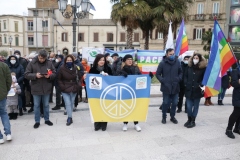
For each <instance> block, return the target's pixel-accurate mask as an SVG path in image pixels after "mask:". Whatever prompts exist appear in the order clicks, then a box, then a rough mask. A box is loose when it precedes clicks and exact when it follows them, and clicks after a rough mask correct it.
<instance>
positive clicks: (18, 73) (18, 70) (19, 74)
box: [7, 55, 24, 87]
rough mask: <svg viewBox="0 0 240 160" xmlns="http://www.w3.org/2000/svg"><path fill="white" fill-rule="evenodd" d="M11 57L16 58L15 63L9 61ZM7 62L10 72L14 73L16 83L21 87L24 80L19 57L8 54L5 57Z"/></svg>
mask: <svg viewBox="0 0 240 160" xmlns="http://www.w3.org/2000/svg"><path fill="white" fill-rule="evenodd" d="M11 57H15V59H16V63H15V64H14V65H13V64H11V63H10V60H11ZM7 64H8V67H9V68H10V70H11V72H14V73H15V74H16V78H17V83H18V84H19V85H20V87H22V85H23V80H24V68H23V66H22V65H21V64H20V63H19V59H18V58H17V57H16V56H14V55H12V56H9V58H8V59H7Z"/></svg>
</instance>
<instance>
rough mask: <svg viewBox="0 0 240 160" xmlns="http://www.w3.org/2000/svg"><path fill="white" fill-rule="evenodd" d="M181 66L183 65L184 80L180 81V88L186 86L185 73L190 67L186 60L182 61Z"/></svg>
mask: <svg viewBox="0 0 240 160" xmlns="http://www.w3.org/2000/svg"><path fill="white" fill-rule="evenodd" d="M181 67H182V72H183V74H182V80H181V81H180V88H182V89H184V88H185V86H184V75H185V72H186V70H187V68H188V64H185V63H184V62H181Z"/></svg>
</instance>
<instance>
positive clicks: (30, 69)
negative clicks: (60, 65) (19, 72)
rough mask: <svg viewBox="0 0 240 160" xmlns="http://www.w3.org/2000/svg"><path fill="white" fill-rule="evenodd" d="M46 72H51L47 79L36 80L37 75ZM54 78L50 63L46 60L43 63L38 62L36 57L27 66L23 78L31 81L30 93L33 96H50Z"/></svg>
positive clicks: (53, 69)
mask: <svg viewBox="0 0 240 160" xmlns="http://www.w3.org/2000/svg"><path fill="white" fill-rule="evenodd" d="M48 70H51V71H52V74H51V75H50V77H49V78H45V77H43V78H37V77H36V74H37V73H47V72H48ZM55 77H56V71H55V67H54V66H53V64H52V62H51V61H49V60H47V59H46V61H45V62H43V63H40V62H39V61H38V57H35V58H33V60H32V61H31V63H29V64H28V66H27V68H26V71H25V78H26V79H28V80H31V93H32V94H33V95H45V94H51V91H52V85H53V81H54V79H55Z"/></svg>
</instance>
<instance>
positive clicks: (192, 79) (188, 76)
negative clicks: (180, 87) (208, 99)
mask: <svg viewBox="0 0 240 160" xmlns="http://www.w3.org/2000/svg"><path fill="white" fill-rule="evenodd" d="M206 67H207V61H206V60H205V58H202V61H200V62H199V63H198V64H197V65H193V61H192V57H191V58H189V61H188V68H187V70H186V72H185V74H184V84H185V97H186V98H192V99H194V98H201V97H203V91H202V89H201V88H200V86H202V80H203V76H204V73H205V70H206Z"/></svg>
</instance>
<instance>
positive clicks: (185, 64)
mask: <svg viewBox="0 0 240 160" xmlns="http://www.w3.org/2000/svg"><path fill="white" fill-rule="evenodd" d="M189 58H190V56H185V57H184V58H183V61H182V62H181V67H182V71H183V77H182V80H181V81H180V92H179V95H178V97H179V98H178V109H177V113H180V112H182V105H183V97H184V92H185V86H184V81H183V78H184V73H185V71H186V69H187V67H188V59H189ZM185 113H187V104H186V101H185Z"/></svg>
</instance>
